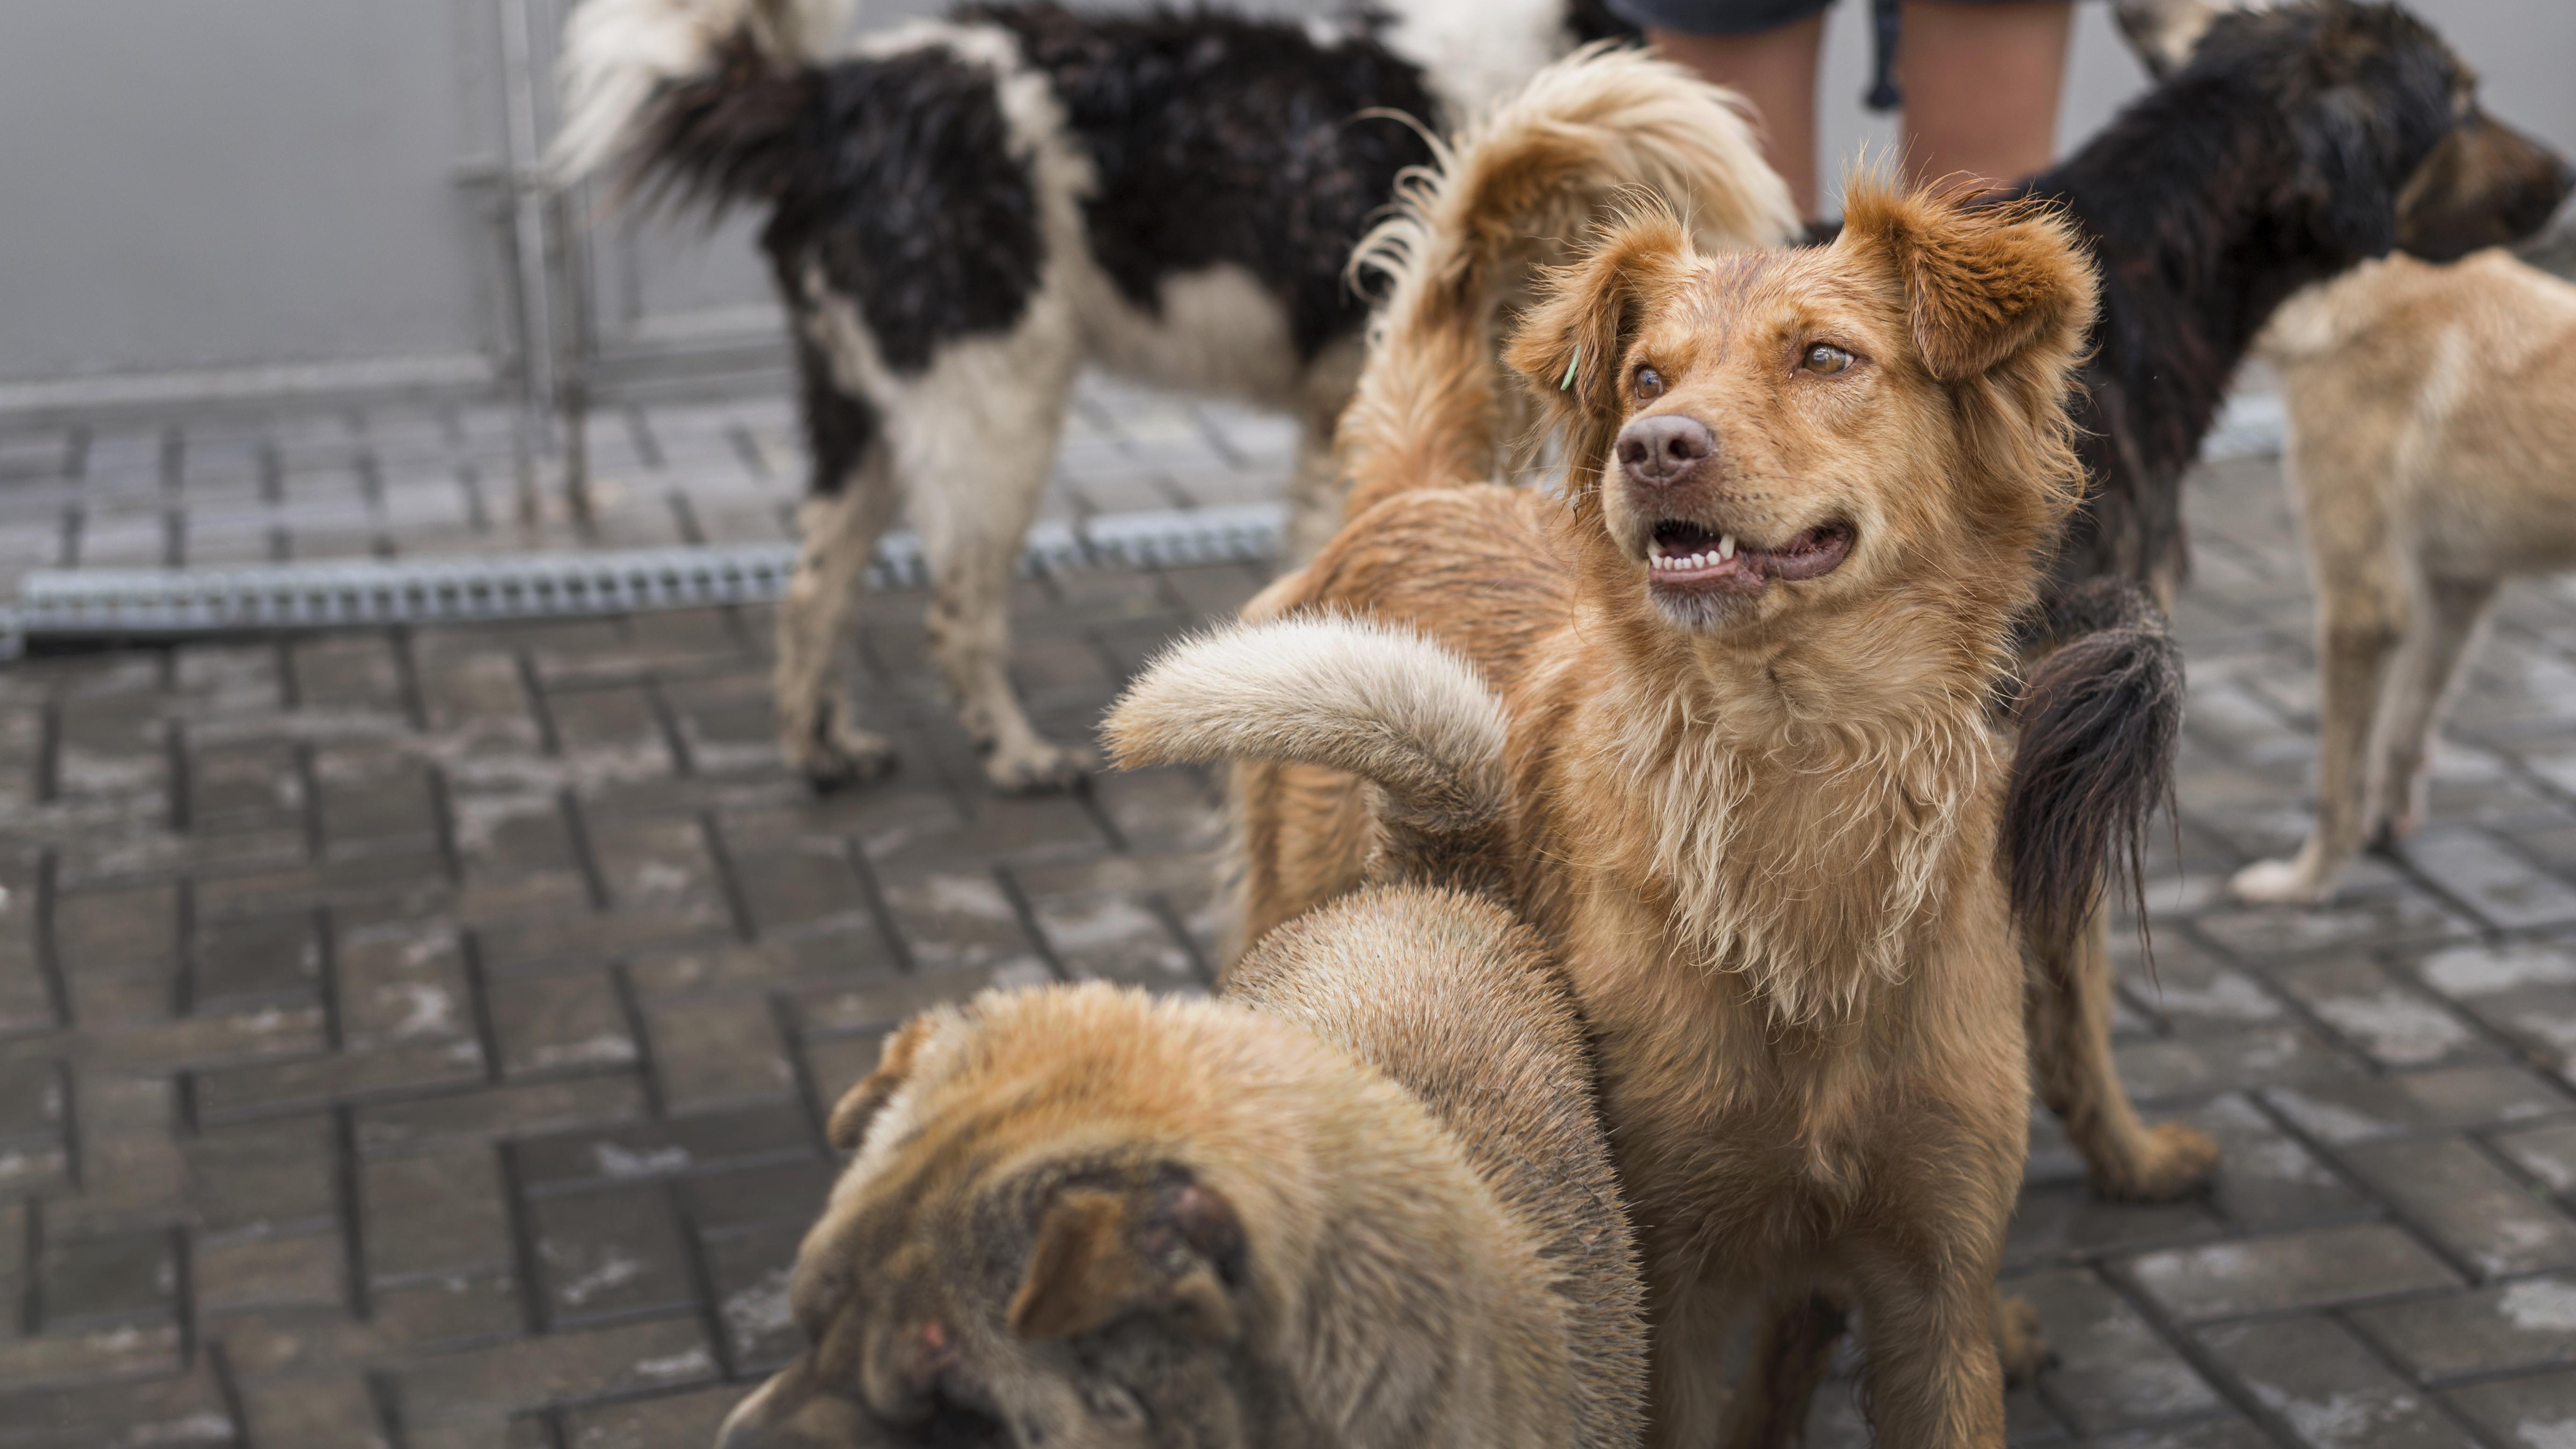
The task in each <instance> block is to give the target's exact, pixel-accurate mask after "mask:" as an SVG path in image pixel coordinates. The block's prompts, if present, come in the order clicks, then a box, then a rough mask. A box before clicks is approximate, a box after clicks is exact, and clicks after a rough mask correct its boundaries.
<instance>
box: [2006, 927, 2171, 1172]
mask: <svg viewBox="0 0 2576 1449" xmlns="http://www.w3.org/2000/svg"><path fill="white" fill-rule="evenodd" d="M2031 970H2032V977H2031V981H2030V989H2029V999H2028V1006H2029V1026H2030V1054H2031V1062H2032V1065H2033V1067H2034V1068H2035V1069H2036V1073H2037V1076H2038V1086H2039V1096H2040V1100H2041V1101H2043V1102H2046V1103H2047V1104H2048V1108H2049V1110H2050V1111H2052V1112H2055V1113H2056V1114H2057V1115H2058V1118H2059V1120H2061V1121H2062V1122H2064V1124H2065V1126H2066V1135H2067V1136H2068V1137H2069V1138H2070V1139H2072V1140H2073V1142H2074V1143H2075V1148H2076V1150H2077V1151H2078V1152H2080V1153H2082V1154H2083V1156H2084V1171H2085V1176H2086V1177H2088V1178H2089V1179H2091V1181H2092V1184H2093V1191H2094V1192H2095V1193H2096V1194H2097V1195H2099V1196H2102V1197H2106V1198H2111V1199H2115V1200H2118V1201H2124V1202H2165V1201H2168V1200H2170V1199H2173V1198H2178V1197H2186V1196H2189V1195H2190V1194H2192V1193H2195V1192H2198V1191H2200V1190H2201V1189H2202V1188H2203V1187H2205V1186H2207V1185H2208V1182H2209V1174H2210V1170H2211V1169H2212V1168H2213V1167H2215V1166H2217V1164H2218V1144H2217V1143H2215V1142H2212V1141H2211V1140H2210V1139H2209V1138H2208V1137H2207V1136H2206V1135H2204V1134H2203V1133H2200V1132H2197V1131H2195V1130H2193V1129H2192V1128H2189V1127H2186V1126H2184V1125H2183V1124H2181V1123H2179V1122H2161V1123H2158V1124H2157V1125H2155V1126H2154V1127H2149V1126H2147V1125H2146V1124H2145V1123H2143V1122H2141V1121H2139V1120H2138V1111H2137V1109H2136V1108H2135V1107H2132V1106H2131V1105H2129V1092H2128V1089H2127V1088H2126V1087H2123V1086H2121V1085H2120V1073H2119V1067H2118V1064H2117V1063H2116V1062H2115V1061H2114V1060H2113V1059H2112V1056H2111V917H2110V911H2109V908H2108V906H2107V905H2104V906H2096V907H2095V908H2094V911H2093V919H2092V920H2091V921H2090V922H2088V923H2087V924H2086V926H2085V928H2084V929H2083V930H2082V931H2079V932H2077V933H2076V935H2075V939H2074V943H2073V948H2072V953H2071V957H2070V958H2069V959H2049V958H2041V959H2038V960H2035V961H2034V962H2033V963H2032V967H2031Z"/></svg>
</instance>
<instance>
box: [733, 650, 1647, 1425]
mask: <svg viewBox="0 0 2576 1449" xmlns="http://www.w3.org/2000/svg"><path fill="white" fill-rule="evenodd" d="M1289 627H1290V628H1291V629H1292V630H1293V629H1294V628H1295V627H1296V626H1289ZM1265 645H1278V646H1282V647H1265ZM1283 676H1294V677H1296V678H1299V679H1301V680H1304V681H1306V682H1308V683H1313V682H1316V681H1317V680H1318V679H1322V680H1324V681H1327V682H1328V684H1329V685H1330V686H1331V687H1328V688H1326V689H1325V690H1324V695H1325V697H1324V698H1323V699H1321V700H1316V699H1311V698H1310V699H1298V698H1293V697H1290V696H1287V695H1284V694H1282V693H1280V692H1279V691H1277V690H1276V689H1274V688H1271V687H1269V686H1270V685H1271V684H1272V683H1274V682H1275V681H1276V680H1278V679H1279V678H1281V677H1283ZM1493 708H1494V706H1493V702H1492V700H1491V699H1490V697H1489V696H1485V695H1484V693H1483V687H1482V685H1481V684H1480V683H1478V682H1477V681H1476V679H1475V678H1474V675H1473V674H1472V672H1470V671H1468V670H1467V669H1466V667H1465V666H1464V665H1463V664H1462V663H1460V662H1459V661H1457V660H1456V659H1454V658H1444V657H1442V656H1441V654H1440V652H1439V651H1438V650H1437V649H1436V648H1435V647H1434V646H1431V645H1428V644H1426V643H1423V642H1422V641H1420V640H1417V639H1410V638H1406V637H1403V636H1400V635H1396V634H1393V633H1390V632H1388V631H1384V630H1377V629H1372V628H1370V627H1369V626H1366V625H1357V624H1349V623H1333V624H1327V625H1324V626H1322V627H1319V628H1314V629H1309V630H1307V631H1306V632H1305V633H1304V634H1303V635H1302V636H1296V637H1288V638H1272V639H1269V640H1264V639H1261V638H1259V637H1257V636H1255V635H1251V634H1246V633H1243V632H1240V631H1238V632H1236V633H1232V634H1225V635H1218V636H1214V637H1210V638H1207V639H1202V640H1198V641H1193V642H1190V643H1186V644H1183V645H1181V646H1178V647H1176V648H1174V649H1172V650H1169V651H1167V652H1166V653H1165V654H1164V655H1163V656H1162V657H1161V658H1160V659H1159V660H1158V661H1157V662H1156V663H1155V664H1154V666H1153V667H1152V668H1151V669H1149V670H1148V672H1147V674H1146V676H1145V677H1144V678H1143V679H1141V680H1140V681H1139V682H1138V683H1137V685H1136V686H1135V687H1134V688H1133V689H1132V690H1131V691H1130V692H1129V694H1128V696H1127V697H1126V699H1125V700H1123V701H1122V703H1121V705H1120V707H1119V709H1118V710H1117V712H1116V713H1115V714H1113V716H1112V719H1111V722H1110V726H1109V731H1108V733H1109V738H1110V740H1111V742H1112V745H1113V748H1114V749H1115V750H1116V751H1117V752H1118V753H1119V754H1120V756H1121V757H1122V759H1123V760H1125V761H1129V762H1140V761H1146V760H1167V759H1204V758H1213V757H1218V756H1223V755H1225V754H1228V753H1230V752H1234V751H1238V750H1242V749H1259V750H1271V749H1278V750H1284V751H1287V752H1290V753H1297V752H1299V751H1301V750H1304V749H1306V748H1309V747H1312V746H1317V745H1321V746H1322V747H1323V748H1325V749H1326V750H1327V751H1328V752H1330V751H1333V750H1335V749H1337V748H1338V749H1339V750H1340V753H1338V754H1336V755H1335V758H1340V759H1343V760H1346V761H1347V762H1349V763H1352V764H1354V765H1356V766H1358V767H1359V768H1361V769H1363V770H1366V771H1368V772H1370V773H1371V774H1372V775H1373V776H1374V777H1377V778H1379V779H1381V780H1382V782H1383V784H1384V787H1385V789H1386V796H1385V798H1386V800H1387V802H1388V804H1389V808H1390V813H1391V814H1394V815H1397V816H1401V817H1403V818H1407V819H1413V820H1421V821H1436V822H1438V825H1439V831H1440V835H1439V844H1438V845H1437V846H1435V848H1432V849H1428V850H1425V851H1423V852H1420V853H1415V852H1412V851H1409V850H1407V849H1405V848H1404V847H1403V845H1402V843H1401V842H1402V839H1403V837H1401V836H1399V837H1397V839H1398V844H1397V845H1396V846H1395V847H1394V848H1391V849H1390V850H1389V851H1388V852H1386V853H1385V854H1382V855H1381V856H1380V858H1379V860H1378V862H1377V866H1378V869H1379V875H1380V879H1381V881H1382V883H1381V884H1379V885H1376V886H1373V887H1371V888H1370V889H1368V890H1364V891H1361V892H1359V893H1357V894H1354V895H1351V896H1348V897H1345V898H1344V899H1342V900H1339V901H1335V902H1333V903H1331V904H1330V905H1328V906H1326V907H1325V908H1323V909H1321V910H1318V911H1315V912H1311V913H1309V914H1308V915H1306V916H1305V917H1304V918H1302V919H1300V920H1299V921H1297V922H1295V923H1294V924H1293V925H1291V926H1289V927H1287V928H1286V929H1283V930H1281V931H1278V932H1274V933H1273V934H1271V935H1270V936H1269V937H1268V938H1267V939H1265V940H1264V941H1263V942H1262V943H1261V945H1260V947H1259V948H1258V949H1257V950H1255V951H1254V952H1252V953H1251V954H1250V955H1249V956H1247V957H1246V958H1245V959H1244V960H1243V961H1241V962H1240V963H1238V964H1237V966H1236V969H1235V972H1234V975H1233V978H1232V980H1231V982H1230V983H1229V986H1228V990H1227V999H1226V1000H1224V1001H1221V1002H1187V1001H1173V1000H1162V1001H1157V1000H1154V999H1152V998H1149V997H1147V996H1145V995H1144V994H1143V993H1141V992H1135V991H1119V990H1114V989H1112V988H1109V987H1106V986H1097V985H1095V986H1085V987H1072V988H1054V989H1047V990H1040V991H1029V992H1021V993H988V994H987V995H985V996H983V997H980V998H978V999H977V1000H976V1001H974V1002H973V1003H970V1004H969V1005H968V1006H966V1007H964V1008H963V1009H956V1008H950V1009H943V1010H940V1011H935V1012H932V1013H929V1014H928V1015H925V1016H923V1017H920V1018H917V1019H915V1020H914V1021H913V1022H912V1023H911V1024H909V1025H907V1026H906V1027H904V1028H903V1029H902V1030H901V1031H899V1032H898V1033H897V1034H895V1035H894V1036H893V1037H891V1038H889V1039H888V1043H887V1045H886V1048H885V1051H884V1058H883V1062H882V1064H881V1065H880V1067H879V1069H878V1070H877V1072H876V1073H875V1074H873V1075H872V1076H871V1077H870V1078H869V1079H868V1080H867V1081H865V1082H863V1083H861V1084H860V1085H859V1086H858V1087H856V1088H853V1089H852V1090H851V1092H850V1093H849V1094H848V1095H847V1096H846V1097H845V1098H844V1099H843V1100H842V1102H841V1104H840V1105H839V1106H838V1107H837V1108H836V1109H835V1110H834V1112H833V1114H832V1120H831V1126H830V1132H831V1137H832V1140H833V1142H834V1143H835V1144H836V1145H839V1146H842V1147H845V1148H849V1149H853V1150H854V1151H855V1152H856V1154H857V1155H856V1157H855V1159H854V1160H853V1162H852V1164H851V1166H850V1168H849V1169H848V1171H847V1172H846V1174H845V1175H844V1177H843V1178H842V1181H841V1182H840V1184H839V1185H838V1186H837V1187H836V1188H835V1189H834V1191H833V1194H832V1200H831V1205H830V1206H829V1208H827V1210H826V1212H825V1215H824V1217H823V1220H822V1221H821V1222H820V1223H818V1224H817V1225H816V1227H815V1228H814V1230H813V1231H812V1232H811V1233H810V1234H809V1235H808V1237H807V1239H806V1242H805V1245H804V1247H803V1249H802V1251H800V1253H799V1254H798V1259H797V1267H796V1273H795V1279H794V1284H793V1293H792V1297H793V1302H794V1305H795V1309H796V1312H797V1316H798V1320H799V1322H800V1323H801V1324H802V1325H803V1327H804V1328H805V1331H806V1334H807V1337H808V1339H809V1342H811V1343H812V1345H813V1347H811V1348H809V1349H808V1351H807V1352H806V1353H805V1354H804V1355H802V1356H801V1357H800V1358H799V1359H798V1360H797V1361H796V1362H795V1363H793V1364H791V1365H790V1366H789V1367H788V1368H787V1369H786V1370H784V1371H782V1372H781V1373H780V1374H779V1375H778V1376H777V1377H775V1378H774V1379H772V1380H771V1381H770V1382H769V1383H768V1384H766V1385H764V1386H763V1387H762V1388H761V1389H760V1390H759V1391H758V1392H757V1393H756V1394H754V1395H753V1396H752V1398H750V1399H749V1400H747V1401H746V1402H745V1403H744V1404H743V1405H742V1406H741V1407H740V1408H738V1409H737V1410H736V1411H735V1413H734V1415H733V1417H732V1419H731V1420H730V1421H729V1422H728V1426H727V1430H726V1434H725V1437H724V1440H723V1443H724V1445H725V1446H726V1449H823V1446H827V1445H828V1446H831V1449H853V1446H867V1445H873V1444H880V1443H882V1444H888V1445H892V1444H894V1443H898V1442H906V1443H917V1442H925V1441H926V1442H935V1443H951V1442H954V1443H969V1442H972V1443H988V1442H1004V1441H1006V1440H1007V1442H1014V1443H1019V1444H1023V1445H1030V1444H1037V1443H1045V1444H1048V1445H1068V1446H1077V1449H1079V1446H1085V1445H1104V1446H1105V1445H1108V1444H1113V1443H1115V1444H1154V1445H1168V1446H1172V1449H1182V1446H1189V1449H1217V1446H1254V1445H1261V1446H1274V1445H1275V1446H1278V1449H1305V1446H1311V1445H1337V1446H1350V1449H1362V1446H1384V1449H1410V1446H1415V1445H1433V1446H1454V1449H1482V1446H1526V1449H1557V1446H1564V1445H1573V1446H1577V1449H1623V1446H1629V1445H1633V1444H1635V1443H1636V1442H1637V1439H1638V1435H1639V1428H1640V1424H1641V1421H1642V1418H1643V1390H1644V1379H1645V1335H1644V1325H1643V1317H1642V1296H1643V1294H1642V1288H1641V1285H1640V1282H1639V1279H1638V1275H1637V1269H1636V1260H1635V1248H1634V1242H1633V1238H1632V1235H1631V1230H1630V1228H1629V1224H1628V1218H1627V1213H1626V1209H1625V1205H1624V1203H1623V1202H1622V1200H1621V1197H1620V1193H1619V1189H1618V1184H1617V1181H1616V1177H1615V1174H1614V1171H1613V1167H1612V1159H1611V1153H1610V1149H1609V1144H1608V1141H1607V1138H1606V1135H1605V1133H1604V1131H1603V1128H1602V1124H1601V1120H1600V1117H1599V1113H1598V1109H1597V1107H1596V1103H1595V1094H1594V1083H1593V1080H1592V1074H1591V1064H1590V1059H1589V1056H1588V1052H1587V1049H1586V1042H1585V1040H1584V1033H1583V1028H1582V1025H1581V1023H1580V1021H1579V1020H1578V1018H1577V1015H1576V1011H1575V1007H1574V1001H1573V997H1572V994H1571V992H1570V991H1569V990H1568V989H1567V985H1566V982H1565V980H1564V978H1563V976H1562V975H1561V973H1559V972H1558V971H1556V969H1555V968H1554V967H1553V965H1552V964H1551V963H1550V961H1549V960H1548V957H1547V955H1546V952H1545V950H1544V948H1543V947H1542V946H1541V944H1540V942H1539V940H1538V937H1537V936H1536V934H1535V933H1533V932H1532V931H1530V930H1529V929H1528V927H1526V926H1524V925H1522V924H1521V923H1520V922H1519V921H1517V920H1516V919H1515V918H1514V917H1513V916H1512V915H1511V913H1510V912H1509V911H1508V910H1507V909H1506V908H1504V907H1503V906H1502V905H1501V904H1499V903H1498V902H1497V900H1496V899H1494V897H1493V896H1492V895H1491V894H1487V893H1479V892H1469V891H1462V890H1460V889H1457V888H1456V883H1457V882H1458V881H1459V880H1460V878H1461V873H1460V871H1459V870H1458V869H1457V861H1458V860H1459V859H1460V858H1461V856H1462V855H1463V856H1465V857H1471V858H1476V859H1482V860H1487V861H1491V860H1493V859H1495V858H1497V856H1498V850H1497V848H1496V843H1495V841H1494V839H1493V837H1495V836H1496V835H1497V834H1498V833H1499V831H1500V829H1501V820H1500V806H1501V801H1500V798H1499V794H1498V789H1497V786H1498V783H1499V781H1498V779H1497V774H1498V766H1499V763H1500V754H1501V749H1502V734H1501V730H1500V726H1499V722H1498V721H1497V720H1496V719H1494V718H1493V717H1492V714H1493ZM1379 709H1391V710H1392V711H1393V712H1394V713H1395V714H1396V715H1397V716H1398V717H1401V718H1406V719H1408V720H1410V721H1411V722H1412V723H1414V724H1416V725H1419V726H1420V727H1421V728H1420V730H1419V731H1418V735H1419V738H1418V740H1413V741H1406V742H1395V741H1391V740H1389V739H1388V738H1387V737H1386V736H1385V735H1384V734H1383V733H1381V734H1380V736H1379V737H1378V740H1377V743H1378V744H1380V745H1384V746H1386V748H1373V747H1372V745H1371V743H1370V742H1369V741H1367V740H1362V741H1360V742H1359V743H1358V745H1357V746H1356V748H1347V747H1341V746H1337V745H1336V744H1335V743H1334V742H1335V741H1337V740H1340V739H1343V738H1344V737H1345V736H1346V734H1347V732H1346V731H1345V730H1343V729H1342V728H1340V724H1341V723H1342V722H1345V721H1348V720H1350V719H1354V718H1357V717H1360V716H1364V715H1369V714H1373V713H1375V712H1376V711H1377V710H1379ZM1453 847H1454V848H1453ZM943 1436H946V1437H943Z"/></svg>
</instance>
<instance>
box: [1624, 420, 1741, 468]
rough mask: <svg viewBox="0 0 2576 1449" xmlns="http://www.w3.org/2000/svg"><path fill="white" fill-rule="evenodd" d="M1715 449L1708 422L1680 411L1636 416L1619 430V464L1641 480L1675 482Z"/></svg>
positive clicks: (1714, 440)
mask: <svg viewBox="0 0 2576 1449" xmlns="http://www.w3.org/2000/svg"><path fill="white" fill-rule="evenodd" d="M1716 451H1717V435H1716V434H1714V433H1712V432H1710V431H1709V430H1708V424H1706V423H1703V422H1701V421H1700V420H1699V419H1697V418H1691V417H1684V416H1682V415H1681V414H1679V413H1657V414H1655V415H1654V416H1653V417H1649V418H1638V419H1636V420H1635V421H1633V422H1631V423H1629V424H1628V426H1626V427H1624V428H1621V429H1620V430H1619V447H1618V453H1619V466H1620V467H1621V468H1622V469H1624V470H1625V471H1626V472H1627V474H1628V476H1629V477H1631V478H1634V479H1636V480H1637V481H1638V482H1640V483H1653V484H1658V485H1662V484H1669V483H1678V482H1680V481H1681V480H1682V479H1684V478H1686V477H1688V476H1690V474H1691V472H1692V470H1694V469H1696V468H1698V467H1699V465H1700V464H1701V463H1702V462H1704V461H1706V460H1707V458H1708V455H1709V454H1711V453H1714V452H1716Z"/></svg>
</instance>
